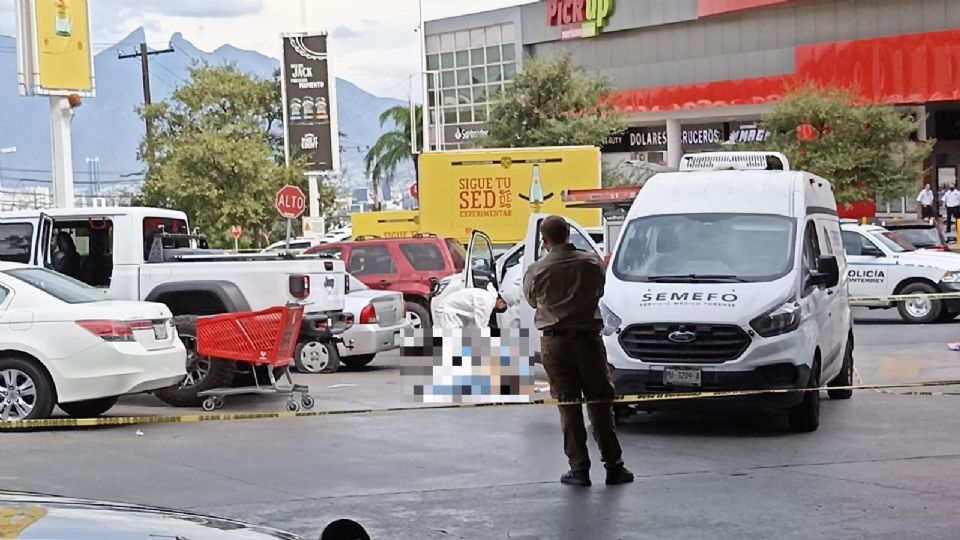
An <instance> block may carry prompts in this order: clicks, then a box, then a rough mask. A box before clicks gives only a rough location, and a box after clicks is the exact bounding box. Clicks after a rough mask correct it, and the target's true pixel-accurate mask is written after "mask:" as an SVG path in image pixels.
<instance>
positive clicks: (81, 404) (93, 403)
mask: <svg viewBox="0 0 960 540" xmlns="http://www.w3.org/2000/svg"><path fill="white" fill-rule="evenodd" d="M118 399H120V398H119V397H118V396H113V397H105V398H100V399H88V400H86V401H74V402H73V403H61V404H60V408H61V409H63V412H65V413H67V414H69V415H70V416H72V417H74V418H96V417H98V416H100V415H102V414H103V413H105V412H107V411H109V410H110V409H112V408H113V406H114V405H116V404H117V400H118Z"/></svg>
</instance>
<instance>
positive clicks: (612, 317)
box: [600, 302, 623, 336]
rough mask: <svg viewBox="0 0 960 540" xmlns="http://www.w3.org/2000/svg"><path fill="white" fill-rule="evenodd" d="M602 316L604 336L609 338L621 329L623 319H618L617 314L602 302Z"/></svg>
mask: <svg viewBox="0 0 960 540" xmlns="http://www.w3.org/2000/svg"><path fill="white" fill-rule="evenodd" d="M600 316H601V317H603V335H605V336H609V335H612V334H613V333H614V332H616V331H617V330H619V329H620V325H621V324H623V319H621V318H620V317H617V314H616V313H614V312H613V310H611V309H610V308H608V307H607V306H606V304H604V303H603V302H600Z"/></svg>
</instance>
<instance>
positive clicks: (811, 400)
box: [787, 364, 820, 433]
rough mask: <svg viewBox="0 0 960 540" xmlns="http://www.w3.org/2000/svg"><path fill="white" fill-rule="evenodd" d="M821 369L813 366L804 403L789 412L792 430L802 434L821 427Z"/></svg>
mask: <svg viewBox="0 0 960 540" xmlns="http://www.w3.org/2000/svg"><path fill="white" fill-rule="evenodd" d="M819 388H820V367H819V366H818V365H817V364H814V365H813V370H811V371H810V380H809V381H807V391H806V392H804V393H803V401H801V402H800V404H799V405H797V406H795V407H791V408H790V409H788V410H787V413H788V414H789V416H790V428H791V429H793V430H794V431H797V432H800V433H809V432H811V431H816V430H817V428H819V427H820V390H819Z"/></svg>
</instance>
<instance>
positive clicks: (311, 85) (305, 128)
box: [281, 33, 340, 173]
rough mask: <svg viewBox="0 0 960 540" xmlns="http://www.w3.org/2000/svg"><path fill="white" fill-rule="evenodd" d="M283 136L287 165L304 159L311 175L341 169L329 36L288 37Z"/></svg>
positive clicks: (285, 62)
mask: <svg viewBox="0 0 960 540" xmlns="http://www.w3.org/2000/svg"><path fill="white" fill-rule="evenodd" d="M282 37H283V62H282V66H283V67H282V71H281V77H282V81H283V83H282V84H283V86H282V90H283V91H282V93H283V107H284V110H283V127H284V129H283V137H284V149H285V151H286V158H287V162H288V163H289V162H290V161H291V160H296V159H300V158H303V159H305V161H306V170H307V172H308V173H323V172H326V171H334V170H337V169H339V168H340V159H339V158H340V155H339V154H340V144H339V139H338V131H337V107H336V97H337V94H336V88H335V85H334V80H335V79H334V77H333V72H332V70H331V69H330V63H329V59H328V58H327V34H326V33H321V34H284V35H283V36H282Z"/></svg>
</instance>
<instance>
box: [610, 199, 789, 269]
mask: <svg viewBox="0 0 960 540" xmlns="http://www.w3.org/2000/svg"><path fill="white" fill-rule="evenodd" d="M795 231H796V221H795V220H793V219H790V218H787V217H782V216H772V215H756V214H689V215H667V216H650V217H642V218H638V219H634V220H633V221H631V222H630V223H629V224H628V225H627V226H626V228H625V232H624V233H623V234H624V238H623V240H622V241H621V243H620V248H619V249H618V250H617V254H616V260H615V262H614V267H613V272H614V274H615V275H616V276H617V277H618V278H620V279H623V280H627V281H676V282H685V281H703V282H738V281H748V282H761V281H772V280H774V279H778V278H780V277H783V276H785V275H786V274H787V273H788V272H790V269H791V268H793V260H794V238H795V234H794V233H795Z"/></svg>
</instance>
